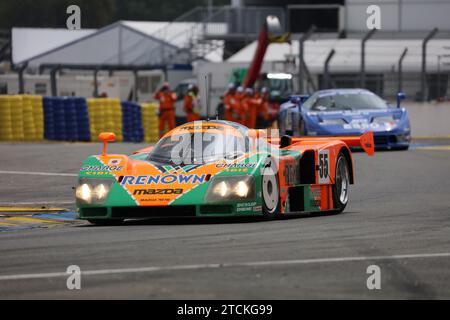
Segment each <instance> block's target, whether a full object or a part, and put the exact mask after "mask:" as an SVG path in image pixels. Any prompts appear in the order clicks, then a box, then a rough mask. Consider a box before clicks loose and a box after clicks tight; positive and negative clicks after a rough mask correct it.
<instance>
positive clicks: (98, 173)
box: [84, 171, 111, 176]
mask: <svg viewBox="0 0 450 320" xmlns="http://www.w3.org/2000/svg"><path fill="white" fill-rule="evenodd" d="M84 174H86V175H87V176H109V175H110V174H111V172H109V171H93V172H89V171H88V172H85V173H84Z"/></svg>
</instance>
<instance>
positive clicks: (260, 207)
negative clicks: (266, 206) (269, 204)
mask: <svg viewBox="0 0 450 320" xmlns="http://www.w3.org/2000/svg"><path fill="white" fill-rule="evenodd" d="M253 211H254V212H261V211H262V206H257V207H253Z"/></svg>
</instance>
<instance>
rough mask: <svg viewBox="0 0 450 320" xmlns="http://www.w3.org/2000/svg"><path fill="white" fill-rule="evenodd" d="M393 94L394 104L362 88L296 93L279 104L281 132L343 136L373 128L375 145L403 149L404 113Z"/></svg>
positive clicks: (399, 96)
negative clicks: (305, 94)
mask: <svg viewBox="0 0 450 320" xmlns="http://www.w3.org/2000/svg"><path fill="white" fill-rule="evenodd" d="M404 97H405V95H404V94H403V93H399V94H397V107H394V106H391V105H390V104H389V103H388V102H386V101H384V100H383V99H381V98H380V97H379V96H377V95H376V94H374V93H373V92H370V91H368V90H364V89H332V90H322V91H318V92H316V93H314V94H313V95H312V96H303V95H297V96H292V97H291V98H290V100H289V101H288V102H286V103H284V104H283V105H281V107H280V113H279V118H278V125H279V128H280V133H281V135H292V136H302V135H308V136H345V135H361V134H362V133H364V132H366V131H373V133H374V140H375V147H376V148H378V149H402V150H406V149H408V147H409V143H410V141H411V126H410V122H409V117H408V113H407V112H406V109H405V108H401V106H400V102H401V100H403V99H404Z"/></svg>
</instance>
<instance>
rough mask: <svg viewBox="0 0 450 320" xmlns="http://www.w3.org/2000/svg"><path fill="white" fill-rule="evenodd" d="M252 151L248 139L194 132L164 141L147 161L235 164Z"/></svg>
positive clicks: (184, 163)
mask: <svg viewBox="0 0 450 320" xmlns="http://www.w3.org/2000/svg"><path fill="white" fill-rule="evenodd" d="M248 151H249V139H248V137H242V136H241V137H239V136H236V135H231V134H223V133H211V132H195V133H182V134H174V135H171V136H168V137H165V138H163V139H161V140H160V141H159V142H158V144H157V145H156V146H155V148H154V149H153V151H152V152H151V153H150V155H149V157H148V160H150V161H155V162H160V163H170V164H174V165H188V164H205V163H210V162H215V161H218V160H220V159H224V160H234V159H237V158H239V157H241V156H242V155H244V154H245V153H247V152H248Z"/></svg>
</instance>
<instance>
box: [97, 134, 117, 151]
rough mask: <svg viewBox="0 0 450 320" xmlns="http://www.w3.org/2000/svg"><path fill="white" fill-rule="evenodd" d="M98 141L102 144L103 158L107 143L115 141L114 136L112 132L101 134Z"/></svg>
mask: <svg viewBox="0 0 450 320" xmlns="http://www.w3.org/2000/svg"><path fill="white" fill-rule="evenodd" d="M98 139H99V140H100V141H102V142H103V153H102V155H103V156H106V146H107V145H108V142H114V141H116V135H115V134H114V133H112V132H102V133H100V134H99V136H98Z"/></svg>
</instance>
